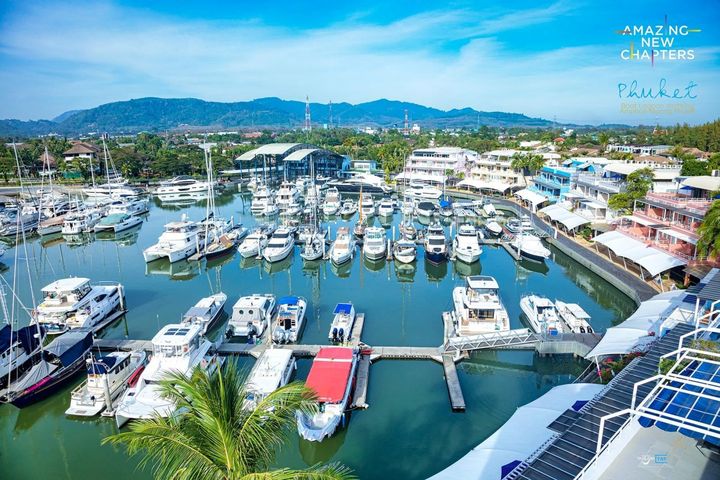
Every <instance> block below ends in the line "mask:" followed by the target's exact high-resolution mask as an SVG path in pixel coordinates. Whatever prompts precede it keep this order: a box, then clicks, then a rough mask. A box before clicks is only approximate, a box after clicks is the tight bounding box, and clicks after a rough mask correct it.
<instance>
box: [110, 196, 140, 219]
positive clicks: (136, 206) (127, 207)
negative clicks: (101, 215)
mask: <svg viewBox="0 0 720 480" xmlns="http://www.w3.org/2000/svg"><path fill="white" fill-rule="evenodd" d="M149 210H150V209H149V208H148V202H147V200H146V199H144V198H135V199H125V200H116V201H114V202H112V203H110V204H109V205H108V206H107V214H108V215H112V214H114V213H124V214H126V215H143V214H145V213H147V212H148V211H149Z"/></svg>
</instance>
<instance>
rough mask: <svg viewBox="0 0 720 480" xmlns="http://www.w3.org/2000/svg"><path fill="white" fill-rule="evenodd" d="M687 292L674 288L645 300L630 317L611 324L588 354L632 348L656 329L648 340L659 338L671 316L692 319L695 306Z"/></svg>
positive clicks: (592, 355) (628, 350)
mask: <svg viewBox="0 0 720 480" xmlns="http://www.w3.org/2000/svg"><path fill="white" fill-rule="evenodd" d="M686 296H687V292H685V291H684V290H673V291H671V292H665V293H659V294H657V295H655V296H654V297H653V298H651V299H650V300H645V301H644V302H642V303H641V304H640V306H639V307H638V309H637V310H636V311H635V313H633V314H632V315H630V317H628V319H627V320H625V321H624V322H622V323H621V324H620V325H618V326H616V327H611V328H608V329H607V331H606V332H605V335H603V337H602V339H601V340H600V342H599V343H598V344H597V345H595V348H593V349H592V350H591V351H590V353H588V354H587V355H586V356H585V358H587V359H592V358H595V357H602V356H604V355H617V354H624V353H628V352H631V351H632V350H633V348H634V347H635V346H636V345H638V344H639V343H642V340H643V339H644V338H645V337H648V335H649V334H651V333H653V334H655V337H649V338H647V340H653V339H654V338H657V336H658V335H659V334H660V333H661V332H660V328H661V326H662V324H663V322H664V321H665V320H666V319H668V318H669V317H671V316H673V317H678V320H690V318H691V317H692V314H693V312H694V308H695V306H694V305H693V304H691V303H685V302H684V298H685V297H686Z"/></svg>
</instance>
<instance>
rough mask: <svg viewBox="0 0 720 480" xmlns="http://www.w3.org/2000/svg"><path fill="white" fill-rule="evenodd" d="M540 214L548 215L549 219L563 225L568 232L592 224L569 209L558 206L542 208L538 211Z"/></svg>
mask: <svg viewBox="0 0 720 480" xmlns="http://www.w3.org/2000/svg"><path fill="white" fill-rule="evenodd" d="M538 213H542V214H544V215H547V216H548V217H550V219H551V220H553V221H555V222H560V223H562V224H563V225H565V228H567V229H568V230H574V229H576V228H577V227H579V226H580V225H585V224H587V223H590V220H589V219H587V218H585V217H582V216H580V215H578V214H577V213H573V212H571V211H570V210H568V209H567V208H564V207H561V206H560V205H557V204H553V205H550V206H547V207H545V208H541V209H540V210H538Z"/></svg>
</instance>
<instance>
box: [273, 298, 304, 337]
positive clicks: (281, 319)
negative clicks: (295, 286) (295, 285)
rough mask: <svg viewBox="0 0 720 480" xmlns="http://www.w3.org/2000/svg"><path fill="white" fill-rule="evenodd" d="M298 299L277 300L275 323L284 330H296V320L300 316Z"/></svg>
mask: <svg viewBox="0 0 720 480" xmlns="http://www.w3.org/2000/svg"><path fill="white" fill-rule="evenodd" d="M298 302H299V298H298V297H282V298H281V299H279V300H278V316H277V323H278V325H280V326H282V327H283V328H284V329H285V330H291V329H293V328H297V319H298V315H299V314H300V307H299V305H298Z"/></svg>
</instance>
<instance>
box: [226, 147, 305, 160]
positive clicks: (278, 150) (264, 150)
mask: <svg viewBox="0 0 720 480" xmlns="http://www.w3.org/2000/svg"><path fill="white" fill-rule="evenodd" d="M305 145H306V144H304V143H268V144H266V145H261V146H260V147H258V148H256V149H254V150H250V151H249V152H245V153H243V154H242V155H240V156H239V157H238V158H237V159H238V160H252V159H253V158H255V157H256V156H257V155H285V154H286V153H288V152H289V151H290V150H292V149H294V148H297V147H300V146H305Z"/></svg>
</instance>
